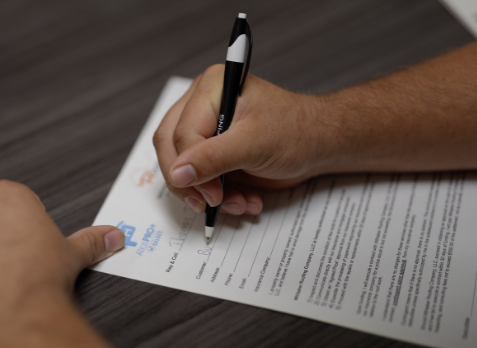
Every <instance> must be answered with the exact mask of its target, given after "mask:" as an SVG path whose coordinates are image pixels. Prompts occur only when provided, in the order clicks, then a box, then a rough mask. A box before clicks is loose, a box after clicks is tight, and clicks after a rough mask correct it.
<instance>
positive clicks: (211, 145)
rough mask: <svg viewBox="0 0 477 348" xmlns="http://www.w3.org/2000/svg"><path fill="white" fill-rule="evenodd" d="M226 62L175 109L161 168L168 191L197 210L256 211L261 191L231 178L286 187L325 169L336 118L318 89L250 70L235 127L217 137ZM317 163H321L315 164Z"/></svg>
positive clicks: (164, 135) (161, 141) (165, 128)
mask: <svg viewBox="0 0 477 348" xmlns="http://www.w3.org/2000/svg"><path fill="white" fill-rule="evenodd" d="M223 76H224V67H223V66H221V65H216V66H212V67H210V68H209V69H207V70H206V71H205V72H204V73H203V74H202V75H201V76H199V77H197V78H196V79H195V80H194V82H193V84H192V86H191V87H190V89H189V90H188V91H187V93H186V94H185V95H184V96H183V97H182V98H181V99H180V100H179V101H178V102H177V103H176V104H175V105H174V106H173V107H172V108H171V109H170V110H169V112H168V113H167V114H166V116H165V117H164V120H163V121H162V123H161V125H160V126H159V128H158V129H157V131H156V134H155V136H154V145H155V147H156V151H157V156H158V159H159V164H160V167H161V171H162V173H163V175H164V178H165V180H166V183H167V186H168V188H169V190H170V191H171V192H172V193H173V194H175V195H176V196H178V197H179V198H180V199H182V200H185V202H186V203H188V204H189V205H190V206H191V207H192V208H193V209H194V210H195V211H196V212H198V213H200V212H203V211H204V209H205V203H206V202H207V203H208V204H209V205H211V206H216V205H218V204H220V203H221V202H222V205H221V209H222V210H223V211H225V212H227V213H230V214H236V215H238V214H243V213H244V212H245V213H248V214H258V213H260V211H261V210H262V206H263V204H262V201H261V199H260V197H259V196H258V195H257V194H255V193H252V192H250V191H248V190H244V189H243V188H237V187H235V188H232V187H226V188H225V192H222V186H221V184H220V179H219V176H220V175H221V174H224V173H228V174H227V176H226V179H225V182H226V184H227V183H229V182H231V181H232V182H233V183H239V184H242V185H246V186H252V187H261V188H265V189H282V188H287V187H291V186H294V185H297V184H298V183H300V182H302V181H304V180H306V179H308V178H310V177H311V176H313V175H316V174H317V173H318V172H320V171H324V170H325V169H324V168H325V162H324V161H323V160H321V161H317V159H318V158H320V156H321V157H324V156H322V155H323V154H326V152H327V150H328V149H329V147H327V146H325V145H328V144H330V143H331V140H332V136H331V132H330V131H329V129H330V127H329V125H331V122H330V121H329V120H327V121H328V123H326V122H324V120H323V118H322V117H320V116H319V115H320V114H319V113H317V112H316V109H317V108H319V106H320V104H319V100H318V99H317V97H315V96H307V95H300V94H296V93H292V92H288V91H285V90H283V89H281V88H279V87H277V86H275V85H273V84H271V83H269V82H266V81H264V80H261V79H259V78H257V77H254V76H251V75H249V76H248V77H247V81H246V83H245V86H244V89H243V93H242V95H241V96H240V97H239V98H238V101H237V105H236V109H235V115H234V118H233V121H232V123H231V125H230V128H229V129H228V130H227V131H226V132H225V133H223V134H221V135H220V136H217V137H213V135H214V133H215V130H216V126H217V118H218V114H219V108H220V100H221V95H222V84H223ZM317 163H319V165H320V167H318V168H317Z"/></svg>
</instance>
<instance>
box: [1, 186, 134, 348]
mask: <svg viewBox="0 0 477 348" xmlns="http://www.w3.org/2000/svg"><path fill="white" fill-rule="evenodd" d="M124 240H125V237H124V234H123V233H122V231H121V230H119V229H117V228H116V227H113V226H95V227H88V228H85V229H82V230H80V231H78V232H76V233H74V234H72V235H71V236H70V237H68V238H64V237H63V235H62V234H61V232H60V231H59V229H58V227H57V226H56V225H55V223H54V222H53V221H52V220H51V218H50V217H49V216H48V214H47V213H46V212H45V208H44V206H43V204H42V203H41V201H40V199H39V198H38V196H36V195H35V194H34V193H33V192H32V191H31V190H30V189H29V188H28V187H26V186H24V185H22V184H19V183H15V182H11V181H7V180H0V272H1V278H0V327H2V330H0V331H2V332H3V334H0V346H2V344H1V343H2V342H3V343H5V344H9V341H8V339H7V338H6V337H5V335H7V336H8V335H9V332H10V333H12V332H14V331H15V329H17V328H18V325H19V321H21V322H24V321H25V320H27V319H25V318H28V320H31V319H32V318H38V317H41V318H40V320H39V321H37V322H35V323H36V324H38V322H42V323H43V317H44V319H45V320H48V318H49V317H48V315H49V314H48V311H49V310H50V309H52V310H53V309H55V310H56V312H54V313H64V312H63V311H62V310H57V309H58V308H68V311H69V310H70V307H74V306H73V301H72V294H73V286H74V282H75V280H76V277H77V276H78V274H79V272H80V271H81V270H82V269H84V268H85V267H87V266H89V265H92V264H94V263H96V262H98V261H100V260H103V259H105V258H107V257H108V256H110V255H111V254H113V253H114V252H115V251H117V250H119V249H121V248H122V247H123V245H124ZM50 314H51V313H50ZM55 315H61V314H55ZM68 318H70V317H68ZM50 319H51V318H50ZM59 320H61V319H59ZM30 324H31V322H30ZM41 325H43V324H41ZM41 325H39V326H40V327H41ZM30 326H31V325H30ZM60 326H61V325H60ZM73 327H74V326H73ZM9 329H10V330H9ZM59 330H61V329H60V328H59ZM17 343H18V342H17Z"/></svg>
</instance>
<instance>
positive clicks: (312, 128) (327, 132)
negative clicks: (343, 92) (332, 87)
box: [303, 94, 350, 177]
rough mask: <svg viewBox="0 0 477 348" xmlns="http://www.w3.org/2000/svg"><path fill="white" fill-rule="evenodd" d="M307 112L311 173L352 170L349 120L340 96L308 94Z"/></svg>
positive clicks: (306, 99) (305, 103)
mask: <svg viewBox="0 0 477 348" xmlns="http://www.w3.org/2000/svg"><path fill="white" fill-rule="evenodd" d="M304 100H305V101H304V102H303V108H304V109H303V112H304V113H305V115H306V119H307V120H308V121H307V124H309V127H306V128H305V134H306V135H307V138H308V139H307V140H308V141H307V142H306V143H308V144H311V146H308V148H307V149H306V150H307V152H308V156H307V157H308V163H309V170H308V172H309V176H310V177H311V176H316V175H322V174H330V173H337V172H344V171H348V170H349V169H348V166H349V165H350V163H349V160H348V158H349V157H350V156H349V155H348V145H347V143H348V142H347V138H348V136H346V128H347V125H346V121H345V115H346V112H345V111H344V108H343V105H342V104H341V102H340V101H339V96H337V95H334V94H331V95H320V96H316V95H306V96H304Z"/></svg>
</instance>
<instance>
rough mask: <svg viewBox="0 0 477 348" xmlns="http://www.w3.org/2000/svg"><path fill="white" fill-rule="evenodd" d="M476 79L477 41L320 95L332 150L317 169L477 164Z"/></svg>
mask: <svg viewBox="0 0 477 348" xmlns="http://www.w3.org/2000/svg"><path fill="white" fill-rule="evenodd" d="M476 81H477V44H475V43H473V44H471V45H468V46H465V47H463V48H461V49H459V50H456V51H454V52H451V53H449V54H446V55H444V56H441V57H439V58H436V59H433V60H431V61H428V62H425V63H422V64H420V65H417V66H414V67H411V68H408V69H405V70H403V71H400V72H397V73H395V74H392V75H389V76H386V77H383V78H380V79H376V80H373V81H370V82H367V83H365V84H362V85H358V86H355V87H352V88H349V89H345V90H343V91H340V92H337V93H334V94H331V95H327V96H323V97H318V98H319V100H320V104H321V105H320V109H321V110H320V112H323V110H324V112H327V113H329V115H330V118H331V120H332V122H331V127H330V134H332V140H331V143H332V146H331V149H332V150H331V155H330V158H331V160H330V161H328V162H327V161H323V160H322V161H321V163H325V165H324V166H322V167H320V168H316V171H317V173H316V174H319V173H323V172H356V171H359V172H363V171H430V170H456V169H475V168H477V155H476V154H477V136H476V135H477V82H476ZM317 162H319V161H317Z"/></svg>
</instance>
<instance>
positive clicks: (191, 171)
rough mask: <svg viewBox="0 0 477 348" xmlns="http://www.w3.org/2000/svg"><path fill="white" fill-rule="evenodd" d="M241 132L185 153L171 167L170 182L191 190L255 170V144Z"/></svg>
mask: <svg viewBox="0 0 477 348" xmlns="http://www.w3.org/2000/svg"><path fill="white" fill-rule="evenodd" d="M237 128H238V127H234V128H233V129H229V130H228V131H227V132H224V133H223V134H221V135H219V136H216V137H212V138H209V139H207V140H203V141H200V142H198V143H196V144H195V145H193V146H192V147H190V148H188V149H187V150H185V151H184V152H182V153H181V154H180V155H179V156H178V157H177V158H176V159H175V161H174V162H173V163H172V165H171V169H170V172H169V181H170V182H171V183H172V184H173V185H174V186H176V187H189V186H195V185H199V184H202V183H205V182H208V181H210V180H212V179H214V178H216V177H218V176H219V175H221V174H224V173H228V172H231V171H234V170H238V169H251V167H253V166H254V165H255V162H257V156H256V155H257V154H256V153H255V152H256V151H255V152H254V146H253V142H254V141H253V140H252V139H249V138H250V137H248V136H247V133H245V132H240V130H238V129H237ZM259 157H260V156H259ZM262 157H263V156H262Z"/></svg>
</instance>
